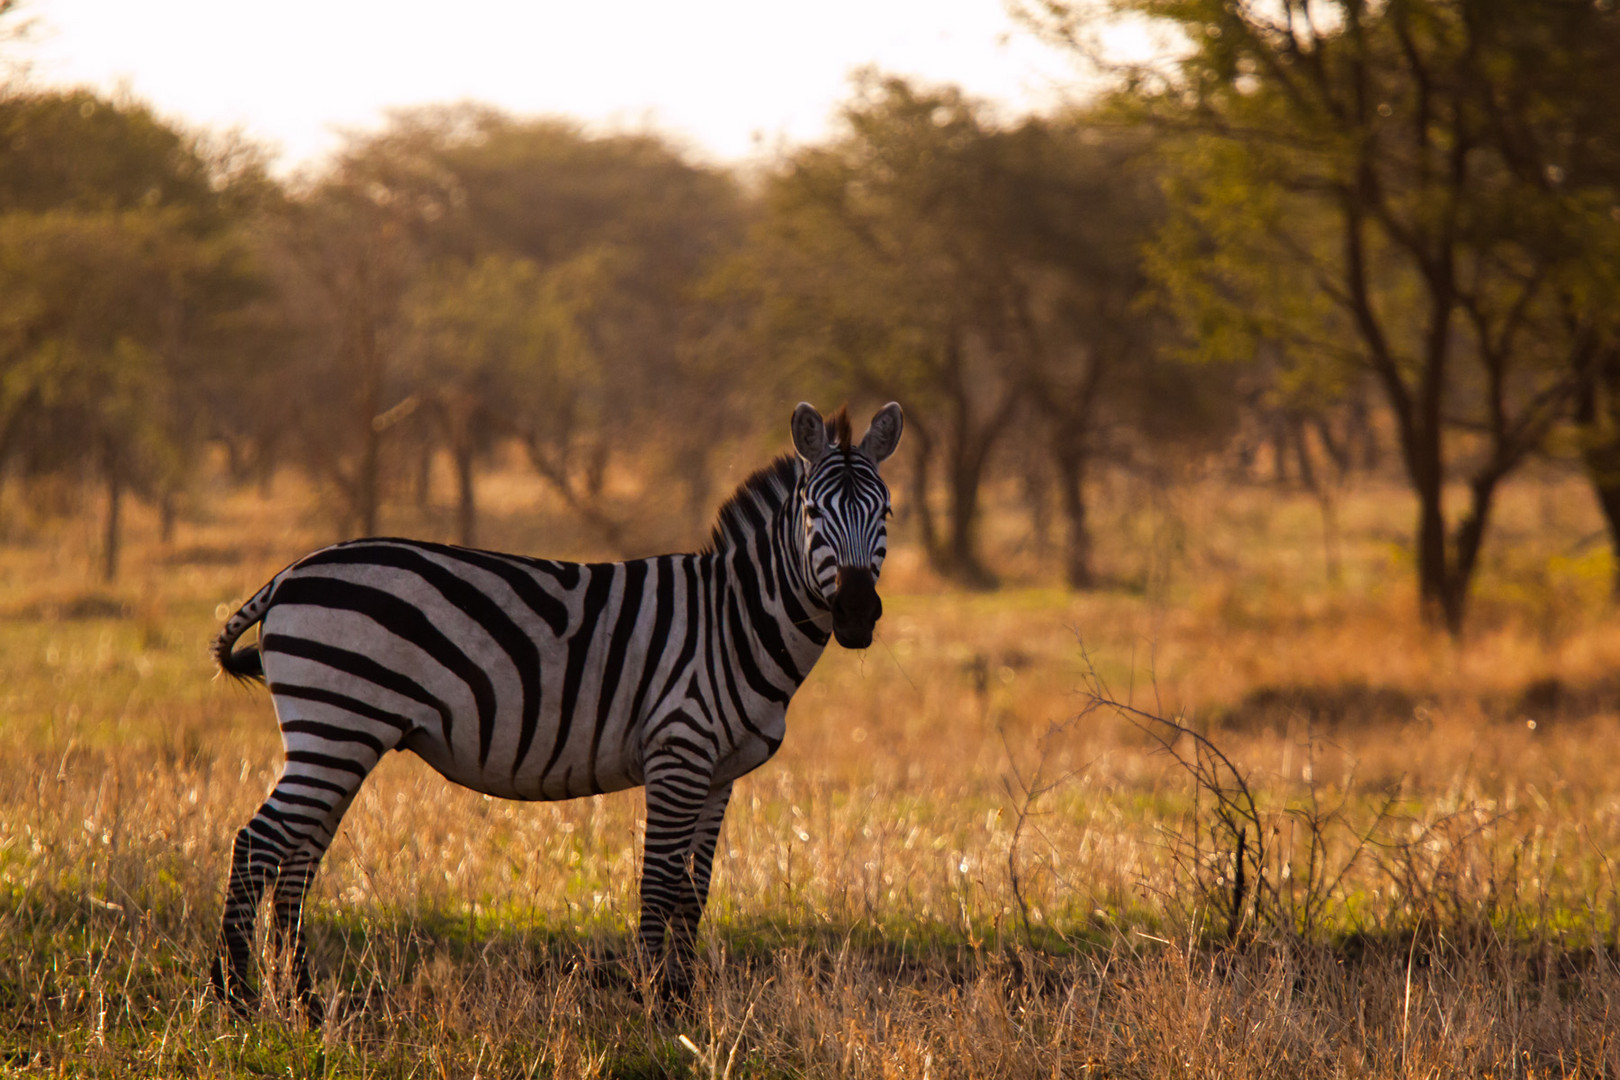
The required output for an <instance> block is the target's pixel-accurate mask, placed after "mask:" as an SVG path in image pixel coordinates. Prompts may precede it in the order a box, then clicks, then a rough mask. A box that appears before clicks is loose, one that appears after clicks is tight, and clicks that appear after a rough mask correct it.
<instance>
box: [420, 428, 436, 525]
mask: <svg viewBox="0 0 1620 1080" xmlns="http://www.w3.org/2000/svg"><path fill="white" fill-rule="evenodd" d="M417 449H418V451H419V452H418V453H417V455H416V508H417V510H419V511H421V512H422V513H423V514H426V513H427V512H428V510H430V509H431V508H432V506H433V450H434V446H433V442H432V440H430V439H427V438H423V440H422V444H421V446H419V447H418V448H417Z"/></svg>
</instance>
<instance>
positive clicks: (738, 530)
mask: <svg viewBox="0 0 1620 1080" xmlns="http://www.w3.org/2000/svg"><path fill="white" fill-rule="evenodd" d="M798 482H799V457H798V455H797V454H783V455H782V456H781V457H779V458H777V459H776V460H775V461H773V462H771V463H770V464H769V465H766V466H765V467H764V468H761V469H756V470H755V471H754V472H753V474H752V475H750V476H749V477H748V479H746V480H744V481H743V482H742V483H741V484H738V485H737V490H736V491H734V492H732V493H731V497H730V498H729V499H727V500H726V501H725V502H724V503H722V504H721V505H720V513H719V514H718V515H717V516H716V517H715V521H714V531H713V532H712V533H710V534H709V545H708V546H707V547H705V548H704V549H703V553H704V554H705V555H710V554H713V553H715V552H717V551H729V550H730V549H731V548H732V547H734V546H736V544H738V543H739V542H741V541H743V540H744V539H745V538H746V537H747V536H748V534H749V533H750V532H752V531H754V530H755V529H758V528H760V527H762V526H763V525H764V523H765V522H766V521H768V520H770V518H771V516H772V515H773V514H775V513H776V511H777V510H779V509H781V507H782V505H783V504H784V503H786V502H787V500H788V496H789V495H792V494H793V488H794V486H795V485H797V484H798Z"/></svg>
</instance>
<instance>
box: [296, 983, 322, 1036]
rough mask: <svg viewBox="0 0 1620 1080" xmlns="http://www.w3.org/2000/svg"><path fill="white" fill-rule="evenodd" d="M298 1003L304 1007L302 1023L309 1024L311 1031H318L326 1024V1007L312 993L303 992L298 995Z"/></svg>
mask: <svg viewBox="0 0 1620 1080" xmlns="http://www.w3.org/2000/svg"><path fill="white" fill-rule="evenodd" d="M300 1003H301V1004H302V1005H303V1006H304V1021H305V1023H307V1024H309V1029H310V1030H311V1031H316V1030H318V1029H319V1028H320V1027H321V1025H322V1024H324V1023H326V1006H325V1005H323V1004H322V1003H321V999H320V998H319V997H317V996H316V995H315V994H314V993H313V992H310V991H305V992H304V993H303V994H302V995H300Z"/></svg>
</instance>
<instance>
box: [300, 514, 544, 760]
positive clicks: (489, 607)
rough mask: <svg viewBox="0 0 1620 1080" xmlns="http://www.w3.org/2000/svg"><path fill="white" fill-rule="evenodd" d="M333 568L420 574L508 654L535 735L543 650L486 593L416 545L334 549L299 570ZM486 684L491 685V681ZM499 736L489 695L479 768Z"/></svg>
mask: <svg viewBox="0 0 1620 1080" xmlns="http://www.w3.org/2000/svg"><path fill="white" fill-rule="evenodd" d="M328 564H339V565H350V566H353V565H359V566H390V567H393V568H394V569H396V570H403V571H405V572H406V573H409V574H415V575H416V576H417V577H419V578H421V579H422V580H423V581H425V582H427V583H428V584H429V585H431V586H432V587H433V588H434V589H436V590H437V591H438V593H439V595H441V596H443V597H444V598H445V599H446V600H448V601H449V602H450V603H451V604H452V605H453V606H454V607H456V608H457V609H458V610H460V611H461V612H462V614H464V615H466V616H467V617H468V618H469V619H471V620H472V621H473V622H474V623H476V624H477V625H478V627H479V628H480V629H482V630H483V631H484V632H485V633H486V634H488V635H489V637H490V639H491V640H492V641H494V642H495V644H496V645H498V646H499V647H500V648H501V650H502V651H504V652H505V653H506V657H507V659H508V660H509V661H510V662H511V664H512V667H513V668H514V669H515V670H516V672H517V677H518V683H519V685H520V686H521V687H522V688H523V730H525V731H528V732H530V733H531V737H532V732H533V731H534V728H535V726H536V725H537V724H538V723H539V719H540V649H539V647H538V646H536V645H535V643H534V639H533V638H531V637H530V636H529V635H528V634H526V633H524V632H523V629H522V628H521V627H519V626H518V624H517V623H515V622H513V621H512V617H511V616H510V615H508V614H507V613H506V611H505V610H504V609H502V607H501V606H500V605H499V604H497V603H496V602H495V601H494V600H492V599H491V598H490V597H489V595H488V594H487V593H485V592H484V591H482V590H481V589H479V588H478V587H477V586H475V585H473V584H472V583H471V582H469V581H467V580H466V579H465V578H461V577H458V576H457V575H455V574H453V573H451V572H450V570H449V569H448V568H446V567H445V566H444V565H443V564H441V563H437V562H434V561H433V560H432V559H430V558H428V557H427V556H426V555H423V554H422V553H421V551H419V550H415V549H414V548H412V547H396V546H394V545H392V544H372V545H368V546H365V547H356V548H330V549H328V550H326V551H322V552H316V553H315V554H314V555H311V556H310V557H309V558H307V559H305V560H304V561H303V562H302V563H301V564H299V565H300V567H301V568H302V567H306V566H322V565H328ZM484 681H485V683H486V684H487V683H488V682H489V677H488V676H487V675H486V676H485V677H484ZM494 737H495V702H494V693H493V691H491V694H490V707H489V708H488V709H485V708H483V705H482V703H480V706H479V709H478V764H479V765H480V766H483V765H485V764H487V763H488V761H489V746H490V742H491V741H492V740H493V739H494Z"/></svg>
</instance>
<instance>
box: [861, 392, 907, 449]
mask: <svg viewBox="0 0 1620 1080" xmlns="http://www.w3.org/2000/svg"><path fill="white" fill-rule="evenodd" d="M904 426H905V415H904V414H903V413H901V411H900V403H899V402H898V401H891V402H889V403H888V404H887V405H885V406H883V408H881V409H879V410H878V412H877V415H876V416H874V417H872V426H871V427H869V428H867V429H866V434H865V435H862V436H861V450H862V451H864V452H865V453H866V454H868V455H869V456H870V457H871V458H872V460H873V461H882V460H883V459H884V458H886V457H888V456H889V455H890V454H892V453H894V448H895V447H897V446H899V445H900V429H901V428H902V427H904Z"/></svg>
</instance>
